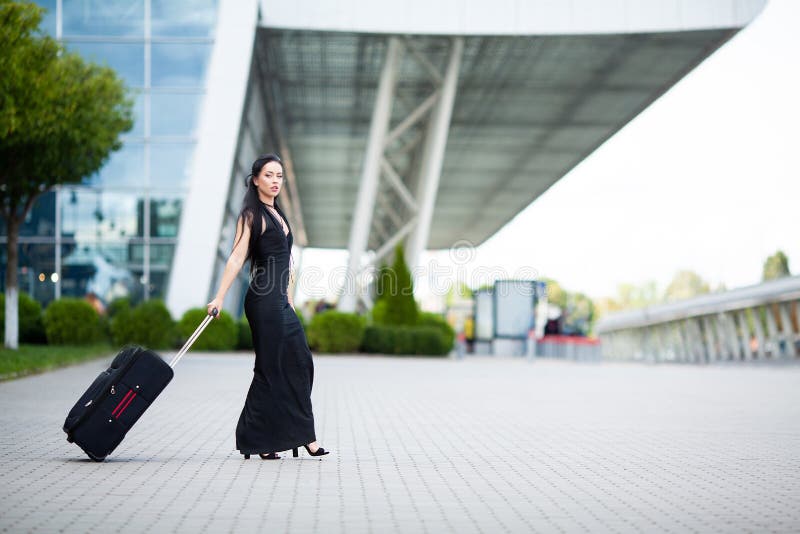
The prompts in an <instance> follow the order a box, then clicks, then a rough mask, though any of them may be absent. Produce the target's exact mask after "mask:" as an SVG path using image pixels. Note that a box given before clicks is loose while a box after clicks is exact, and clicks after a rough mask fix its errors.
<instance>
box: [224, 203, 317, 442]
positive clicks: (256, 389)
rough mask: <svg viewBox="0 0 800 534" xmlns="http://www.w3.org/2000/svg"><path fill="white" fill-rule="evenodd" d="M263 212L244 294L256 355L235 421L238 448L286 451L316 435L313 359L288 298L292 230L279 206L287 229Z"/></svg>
mask: <svg viewBox="0 0 800 534" xmlns="http://www.w3.org/2000/svg"><path fill="white" fill-rule="evenodd" d="M262 212H263V213H264V217H263V219H262V220H263V221H264V222H265V223H266V225H265V229H264V230H263V231H262V232H261V235H260V236H259V238H258V240H257V241H256V245H255V246H256V248H255V250H254V252H253V259H252V261H253V264H254V266H255V274H254V276H253V277H252V279H251V282H250V287H249V288H248V290H247V295H246V296H245V299H244V312H245V316H246V317H247V321H248V323H250V330H251V331H252V333H253V347H254V348H255V353H256V360H255V367H254V369H253V381H252V382H251V383H250V389H249V390H248V392H247V399H246V400H245V403H244V408H243V409H242V413H241V415H240V416H239V422H238V424H237V425H236V448H237V449H238V450H239V451H240V452H241V453H242V454H258V453H268V452H276V451H285V450H288V449H292V448H294V447H299V446H301V445H305V444H308V443H311V442H312V441H316V436H315V434H314V414H313V412H312V410H311V385H312V383H313V381H314V363H313V361H312V359H311V350H310V349H309V347H308V342H307V341H306V335H305V332H304V331H303V326H302V324H301V323H300V319H299V318H298V317H297V314H295V312H294V310H293V309H292V307H291V306H290V305H289V300H288V287H289V267H290V265H289V260H290V251H291V248H292V241H293V238H292V230H291V227H290V226H289V220H288V219H287V218H286V216H284V215H283V212H282V211H280V209H279V213H280V215H281V216H282V217H283V219H284V221H286V225H287V227H288V228H289V233H288V235H287V234H286V233H284V230H283V226H282V225H281V223H280V222H279V221H278V219H277V218H276V217H275V216H274V215H273V214H272V213H271V212H270V210H269V209H267V208H266V207H265V206H263V205H262ZM258 226H261V225H257V226H256V228H258Z"/></svg>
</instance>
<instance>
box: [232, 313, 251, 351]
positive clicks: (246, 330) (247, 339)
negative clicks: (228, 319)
mask: <svg viewBox="0 0 800 534" xmlns="http://www.w3.org/2000/svg"><path fill="white" fill-rule="evenodd" d="M236 327H237V328H238V332H239V340H238V342H237V343H236V348H237V349H239V350H253V333H252V332H251V331H250V323H248V322H247V317H245V316H244V315H243V316H242V317H241V319H239V321H237V323H236Z"/></svg>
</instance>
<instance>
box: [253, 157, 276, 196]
mask: <svg viewBox="0 0 800 534" xmlns="http://www.w3.org/2000/svg"><path fill="white" fill-rule="evenodd" d="M253 181H254V182H255V184H256V188H257V189H258V192H259V195H260V196H262V197H269V198H275V197H276V196H278V193H280V192H281V189H282V188H283V167H281V164H280V163H278V162H277V161H270V162H268V163H267V164H266V165H264V166H263V167H261V172H259V173H258V176H256V177H255V178H254V179H253Z"/></svg>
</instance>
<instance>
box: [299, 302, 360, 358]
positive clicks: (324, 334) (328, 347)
mask: <svg viewBox="0 0 800 534" xmlns="http://www.w3.org/2000/svg"><path fill="white" fill-rule="evenodd" d="M365 323H366V320H365V319H364V317H361V316H360V315H357V314H355V313H344V312H340V311H336V310H326V311H324V312H320V313H317V314H316V315H314V317H312V318H311V323H310V324H309V325H308V330H307V331H306V337H307V339H308V345H309V347H310V348H311V350H317V351H320V352H329V353H335V352H356V351H358V348H359V346H360V345H361V339H362V337H363V335H364V326H365Z"/></svg>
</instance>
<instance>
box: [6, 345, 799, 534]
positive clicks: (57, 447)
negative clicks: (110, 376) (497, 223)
mask: <svg viewBox="0 0 800 534" xmlns="http://www.w3.org/2000/svg"><path fill="white" fill-rule="evenodd" d="M107 363H108V362H107V360H106V361H96V362H92V363H88V364H84V365H80V366H76V367H71V368H68V369H64V370H61V371H57V372H53V373H49V374H45V375H41V376H35V377H29V378H25V379H21V380H17V381H13V382H7V383H3V384H0V408H2V409H1V410H0V427H1V428H2V434H1V435H0V531H3V532H56V531H66V532H117V531H127V532H150V533H160V532H171V531H178V532H191V533H195V532H233V531H235V532H249V531H257V530H260V531H263V532H270V533H273V532H325V533H328V532H348V533H351V532H413V533H416V532H423V533H424V532H430V533H438V532H459V533H461V532H487V533H495V532H533V531H538V532H586V531H590V532H659V531H661V532H692V531H699V532H797V531H798V530H800V507H798V502H800V367H796V366H795V367H792V366H785V367H766V366H762V367H756V366H729V367H695V366H679V365H662V366H647V365H638V364H577V363H568V362H556V361H543V360H539V361H537V362H528V361H523V360H515V359H491V358H477V359H468V360H465V361H454V360H426V359H396V358H378V357H375V358H367V357H317V358H316V371H317V372H316V384H315V389H314V396H313V401H314V406H315V413H316V417H317V432H318V436H319V438H320V440H321V442H322V443H323V445H324V446H325V447H326V448H330V449H332V450H333V451H334V453H333V454H331V455H329V456H326V457H325V458H324V459H322V460H319V459H315V458H311V457H309V456H307V455H305V453H304V452H301V456H302V457H301V458H300V459H299V460H298V459H293V458H291V453H289V455H288V456H284V458H283V459H281V460H278V461H264V460H261V459H259V458H253V459H250V460H248V461H244V460H243V459H242V457H241V456H240V455H238V453H237V452H236V451H235V450H234V429H235V425H236V420H237V417H238V415H239V410H240V409H241V405H242V403H243V401H244V396H245V393H246V391H247V386H248V384H249V381H250V377H251V366H252V363H251V360H250V358H248V357H245V356H241V355H198V354H190V355H189V356H188V357H187V358H186V359H184V360H183V362H181V365H180V367H179V369H178V372H177V375H176V378H175V379H174V380H173V382H172V384H170V386H169V387H168V388H167V390H166V391H165V392H164V394H163V395H162V397H160V398H159V399H158V400H157V401H156V403H155V404H154V405H153V407H152V408H151V409H150V410H149V411H148V412H147V413H146V414H145V415H144V416H143V417H142V419H141V420H140V421H139V423H138V424H137V426H136V427H135V428H134V429H133V430H132V431H131V432H130V433H129V434H128V437H127V438H126V440H125V441H124V442H123V443H122V445H120V446H119V448H118V449H117V450H116V451H115V452H114V454H113V455H112V456H111V457H109V459H108V460H107V461H106V462H104V463H95V462H91V461H89V460H88V459H86V458H85V457H84V456H83V453H82V452H81V451H80V450H79V449H78V448H77V447H75V446H74V445H71V444H68V443H67V442H66V441H65V439H64V434H63V433H62V431H61V425H62V423H63V419H64V417H65V415H66V412H67V411H68V409H69V407H70V406H71V404H72V402H73V401H74V400H75V399H76V398H77V397H78V395H79V393H80V392H81V391H82V390H83V389H84V388H85V387H86V386H87V385H88V384H89V382H90V381H91V379H92V378H93V377H94V375H95V374H96V373H97V372H98V371H99V370H100V369H102V368H103V367H104V365H105V364H107Z"/></svg>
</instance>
